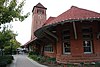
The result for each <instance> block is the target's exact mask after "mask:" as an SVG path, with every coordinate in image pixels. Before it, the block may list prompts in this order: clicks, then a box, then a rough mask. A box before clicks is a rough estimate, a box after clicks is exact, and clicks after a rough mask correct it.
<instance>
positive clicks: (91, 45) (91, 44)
mask: <svg viewBox="0 0 100 67" xmlns="http://www.w3.org/2000/svg"><path fill="white" fill-rule="evenodd" d="M84 41H89V42H90V46H87V45H86V44H85V46H84ZM84 41H83V50H84V54H91V53H93V43H92V40H84ZM84 48H90V49H91V51H90V52H89V51H87V52H85V49H84Z"/></svg>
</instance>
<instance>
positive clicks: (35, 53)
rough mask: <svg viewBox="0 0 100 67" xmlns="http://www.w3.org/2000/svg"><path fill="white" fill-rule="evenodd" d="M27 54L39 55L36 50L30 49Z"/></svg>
mask: <svg viewBox="0 0 100 67" xmlns="http://www.w3.org/2000/svg"><path fill="white" fill-rule="evenodd" d="M28 55H39V53H38V52H33V51H30V52H29V53H28Z"/></svg>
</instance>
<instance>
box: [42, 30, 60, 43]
mask: <svg viewBox="0 0 100 67" xmlns="http://www.w3.org/2000/svg"><path fill="white" fill-rule="evenodd" d="M44 32H45V33H47V34H48V35H51V36H52V37H54V38H55V39H56V40H57V41H58V38H57V36H55V35H54V34H52V33H51V32H49V31H48V30H45V31H44Z"/></svg>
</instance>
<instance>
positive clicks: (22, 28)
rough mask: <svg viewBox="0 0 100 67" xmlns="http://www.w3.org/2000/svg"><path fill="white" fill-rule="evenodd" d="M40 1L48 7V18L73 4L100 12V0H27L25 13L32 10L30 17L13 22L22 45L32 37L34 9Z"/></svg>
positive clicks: (55, 15)
mask: <svg viewBox="0 0 100 67" xmlns="http://www.w3.org/2000/svg"><path fill="white" fill-rule="evenodd" d="M18 1H21V0H18ZM39 2H40V3H41V4H42V5H43V6H44V7H46V8H47V11H46V13H47V18H49V17H50V16H52V17H57V16H58V15H60V14H62V13H63V12H65V11H67V10H68V9H70V7H71V6H77V7H79V8H84V9H88V10H92V11H95V12H98V13H100V0H26V2H25V5H24V7H23V13H24V14H25V13H27V12H30V15H29V17H28V18H26V19H25V20H24V21H23V22H20V21H16V22H13V23H11V24H12V26H13V28H12V30H13V31H14V32H17V34H18V36H17V37H16V39H17V40H18V42H20V43H21V44H22V45H24V44H25V43H26V42H28V41H29V40H30V38H31V23H32V9H33V7H34V6H35V5H36V4H38V3H39Z"/></svg>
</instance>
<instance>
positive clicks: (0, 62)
mask: <svg viewBox="0 0 100 67" xmlns="http://www.w3.org/2000/svg"><path fill="white" fill-rule="evenodd" d="M13 59H14V58H13V56H0V67H6V65H7V64H10V63H12V60H13Z"/></svg>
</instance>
